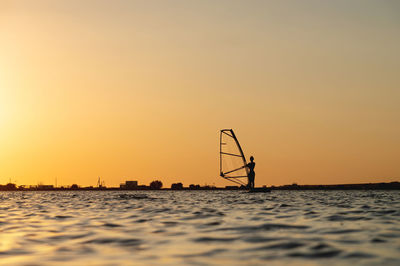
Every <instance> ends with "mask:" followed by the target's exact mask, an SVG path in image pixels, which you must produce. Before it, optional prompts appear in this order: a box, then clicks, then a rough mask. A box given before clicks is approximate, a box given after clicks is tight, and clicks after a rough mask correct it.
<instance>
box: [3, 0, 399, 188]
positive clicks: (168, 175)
mask: <svg viewBox="0 0 400 266" xmlns="http://www.w3.org/2000/svg"><path fill="white" fill-rule="evenodd" d="M399 14H400V3H399V1H368V0H363V1H361V0H359V1H357V0H354V1H348V0H343V1H342V0H337V1H308V0H305V1H255V0H254V1H235V0H229V1H222V0H219V1H207V0H202V1H191V0H187V1H151V0H150V1H148V0H147V1H90V0H88V1H75V0H71V1H50V0H49V1H42V0H37V1H8V0H5V1H4V0H3V1H1V2H0V184H5V183H7V182H9V181H12V182H14V183H17V184H18V185H31V184H33V185H35V184H39V183H42V184H54V183H55V180H56V179H57V184H58V186H61V185H71V184H73V183H78V184H79V185H82V186H89V185H93V186H94V185H96V183H97V179H98V176H100V177H101V179H102V180H104V181H105V184H106V186H118V185H119V184H120V183H122V182H124V181H125V180H138V181H139V184H149V183H150V182H151V181H152V180H156V179H159V180H161V181H162V182H163V183H164V186H167V187H168V186H170V184H171V183H175V182H182V183H183V184H184V185H185V186H188V185H189V184H200V185H205V184H208V185H216V186H225V185H231V183H230V182H227V181H226V180H224V179H222V178H220V177H219V161H218V159H219V130H220V129H223V128H233V129H234V130H235V133H236V135H237V137H238V139H239V141H240V143H241V145H242V148H243V151H244V153H245V155H246V156H247V157H249V156H250V155H253V156H254V157H255V162H256V168H255V172H256V186H261V185H268V186H270V185H282V184H292V183H298V184H338V183H340V184H341V183H361V182H391V181H400V163H399V158H400V138H399V136H400V52H399V51H400V50H399V47H400V16H399Z"/></svg>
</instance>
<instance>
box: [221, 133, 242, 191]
mask: <svg viewBox="0 0 400 266" xmlns="http://www.w3.org/2000/svg"><path fill="white" fill-rule="evenodd" d="M219 140H220V141H219V144H220V145H219V163H220V164H219V167H220V168H219V169H220V176H221V177H222V178H225V179H226V180H229V181H231V182H233V183H236V184H239V185H243V186H246V185H247V182H246V181H247V175H248V171H249V170H248V168H247V167H246V165H247V161H246V157H245V156H244V153H243V150H242V147H241V146H240V143H239V141H238V139H237V137H236V135H235V133H234V132H233V129H222V130H221V131H220V137H219Z"/></svg>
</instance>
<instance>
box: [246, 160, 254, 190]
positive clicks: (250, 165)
mask: <svg viewBox="0 0 400 266" xmlns="http://www.w3.org/2000/svg"><path fill="white" fill-rule="evenodd" d="M246 167H247V168H248V169H249V172H248V174H247V178H248V181H249V182H248V184H247V186H248V187H249V188H250V189H251V188H254V179H255V177H256V173H255V172H254V167H256V163H255V162H254V157H253V156H250V162H249V163H248V164H247V165H246Z"/></svg>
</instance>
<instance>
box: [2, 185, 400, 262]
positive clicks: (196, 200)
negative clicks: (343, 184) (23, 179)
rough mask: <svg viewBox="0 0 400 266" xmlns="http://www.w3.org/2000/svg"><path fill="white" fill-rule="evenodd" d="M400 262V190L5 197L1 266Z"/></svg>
mask: <svg viewBox="0 0 400 266" xmlns="http://www.w3.org/2000/svg"><path fill="white" fill-rule="evenodd" d="M267 263H268V264H269V265H282V264H283V265H286V264H307V265H335V264H337V265H339V264H340V265H343V264H344V265H346V264H347V265H350V264H354V263H356V264H357V265H360V264H361V265H400V192H398V191H388V192H387V191H273V192H272V193H257V194H249V193H244V192H240V191H143V192H137V191H130V192H125V191H97V192H85V191H78V192H72V191H70V192H67V191H64V192H62V191H60V192H1V193H0V264H1V265H55V264H57V265H177V264H181V265H182V264H184V265H188V264H189V265H209V264H226V265H265V264H267Z"/></svg>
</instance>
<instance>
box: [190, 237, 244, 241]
mask: <svg viewBox="0 0 400 266" xmlns="http://www.w3.org/2000/svg"><path fill="white" fill-rule="evenodd" d="M237 239H238V238H237V237H199V238H195V239H193V241H194V242H233V241H235V240H237Z"/></svg>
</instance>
